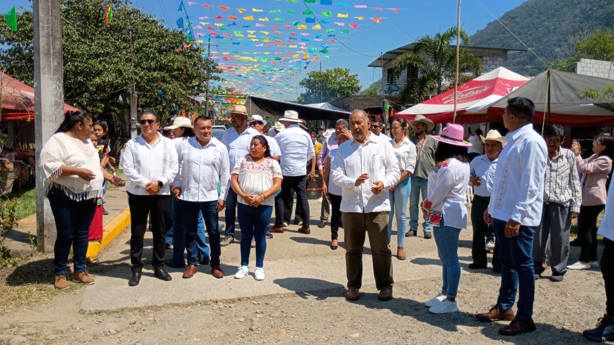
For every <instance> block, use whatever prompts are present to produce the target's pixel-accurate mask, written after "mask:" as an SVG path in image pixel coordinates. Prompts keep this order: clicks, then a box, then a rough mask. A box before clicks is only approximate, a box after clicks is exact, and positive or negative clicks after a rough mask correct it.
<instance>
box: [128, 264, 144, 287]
mask: <svg viewBox="0 0 614 345" xmlns="http://www.w3.org/2000/svg"><path fill="white" fill-rule="evenodd" d="M142 271H143V268H140V267H139V268H133V269H132V275H130V280H128V285H129V286H137V285H139V283H140V282H141V272H142Z"/></svg>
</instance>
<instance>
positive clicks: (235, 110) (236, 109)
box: [230, 104, 247, 116]
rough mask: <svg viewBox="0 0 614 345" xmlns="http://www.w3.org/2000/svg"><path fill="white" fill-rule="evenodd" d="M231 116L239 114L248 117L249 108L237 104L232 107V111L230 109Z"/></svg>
mask: <svg viewBox="0 0 614 345" xmlns="http://www.w3.org/2000/svg"><path fill="white" fill-rule="evenodd" d="M230 114H239V115H245V116H247V108H246V107H245V106H244V105H241V104H235V105H233V106H232V109H230Z"/></svg>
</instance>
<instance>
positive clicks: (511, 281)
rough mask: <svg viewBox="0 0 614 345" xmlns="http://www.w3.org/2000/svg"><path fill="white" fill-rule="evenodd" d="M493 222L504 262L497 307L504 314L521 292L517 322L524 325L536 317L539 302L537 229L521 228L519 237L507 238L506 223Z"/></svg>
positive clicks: (496, 220)
mask: <svg viewBox="0 0 614 345" xmlns="http://www.w3.org/2000/svg"><path fill="white" fill-rule="evenodd" d="M493 222H494V227H495V236H496V237H497V248H498V250H499V259H500V260H501V287H500V288H499V298H498V299H497V307H499V310H501V311H505V310H509V309H510V308H512V307H513V306H514V301H515V299H516V290H517V289H518V290H520V293H519V296H518V312H517V313H516V318H518V320H520V321H527V320H529V319H530V318H531V316H532V315H533V300H534V299H535V268H534V266H533V234H534V233H535V228H536V227H534V226H520V232H519V233H518V236H516V237H512V238H507V237H505V236H504V235H503V231H504V230H505V224H506V222H504V221H502V220H498V219H494V220H493Z"/></svg>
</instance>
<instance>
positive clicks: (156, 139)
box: [120, 112, 179, 286]
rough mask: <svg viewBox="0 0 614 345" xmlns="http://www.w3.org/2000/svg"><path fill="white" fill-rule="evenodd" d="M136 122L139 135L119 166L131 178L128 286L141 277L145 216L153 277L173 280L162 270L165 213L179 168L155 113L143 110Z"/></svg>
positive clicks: (128, 147) (173, 146) (134, 283)
mask: <svg viewBox="0 0 614 345" xmlns="http://www.w3.org/2000/svg"><path fill="white" fill-rule="evenodd" d="M139 123H140V127H141V135H139V136H138V137H136V138H134V139H132V140H130V141H128V143H126V146H125V148H124V151H123V152H122V155H121V161H120V166H121V168H122V169H123V171H124V174H126V176H127V177H128V180H129V181H130V184H129V185H128V188H127V192H128V204H129V206H130V226H131V236H130V261H131V264H132V274H131V276H130V280H129V281H128V285H130V286H136V285H138V284H139V282H140V280H141V272H142V271H143V260H142V256H143V239H144V237H145V229H146V226H147V216H148V215H149V216H150V217H151V230H152V233H153V260H152V264H153V268H154V276H155V277H156V278H158V279H161V280H165V281H169V280H171V279H172V278H171V276H170V275H169V274H168V272H167V271H166V269H164V251H165V249H166V246H165V242H164V235H165V234H164V232H165V230H166V224H165V223H166V219H165V214H166V213H167V208H168V205H169V197H170V189H169V185H170V183H171V182H173V180H174V178H175V175H177V172H178V170H179V167H178V163H177V151H176V150H175V145H174V144H173V142H172V141H171V140H170V139H168V138H165V137H163V136H162V135H160V133H158V129H159V128H160V122H159V121H158V116H157V115H156V114H154V113H151V112H145V113H143V114H141V116H140V117H139Z"/></svg>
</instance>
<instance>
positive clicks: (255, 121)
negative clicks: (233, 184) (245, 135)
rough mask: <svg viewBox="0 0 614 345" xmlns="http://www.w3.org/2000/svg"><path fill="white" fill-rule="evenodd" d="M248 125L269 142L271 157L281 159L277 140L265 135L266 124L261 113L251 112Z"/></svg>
mask: <svg viewBox="0 0 614 345" xmlns="http://www.w3.org/2000/svg"><path fill="white" fill-rule="evenodd" d="M249 126H250V127H252V128H254V129H255V130H257V131H258V132H259V133H260V134H262V135H263V136H264V138H265V139H266V141H267V143H268V144H269V149H270V150H271V158H273V159H275V160H276V161H278V162H279V160H280V159H281V149H280V148H279V145H278V144H277V140H275V138H273V137H271V136H268V135H267V131H266V130H265V128H266V126H267V122H266V120H265V119H264V118H263V117H262V116H261V115H258V114H253V115H252V117H251V119H250V121H249ZM233 168H234V167H233Z"/></svg>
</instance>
